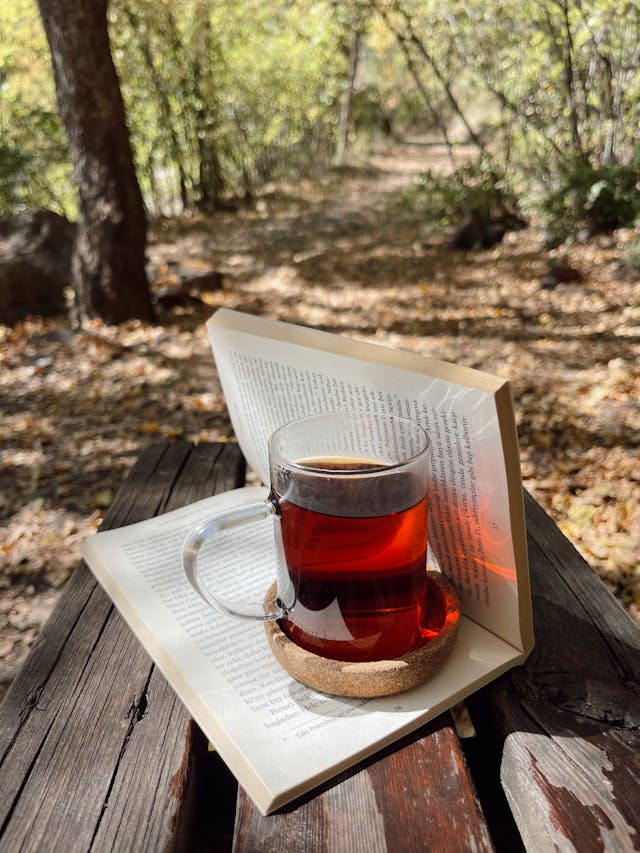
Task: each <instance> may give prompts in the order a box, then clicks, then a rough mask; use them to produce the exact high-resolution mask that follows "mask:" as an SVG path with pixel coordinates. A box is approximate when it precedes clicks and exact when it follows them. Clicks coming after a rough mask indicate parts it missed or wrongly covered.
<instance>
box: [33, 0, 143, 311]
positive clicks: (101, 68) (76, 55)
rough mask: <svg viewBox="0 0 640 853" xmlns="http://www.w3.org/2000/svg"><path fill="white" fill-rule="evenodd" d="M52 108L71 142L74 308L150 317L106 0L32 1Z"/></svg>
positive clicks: (139, 214) (137, 200)
mask: <svg viewBox="0 0 640 853" xmlns="http://www.w3.org/2000/svg"><path fill="white" fill-rule="evenodd" d="M38 6H39V9H40V15H41V18H42V22H43V24H44V28H45V32H46V35H47V39H48V42H49V47H50V50H51V60H52V65H53V73H54V79H55V85H56V95H57V100H58V107H59V110H60V114H61V117H62V120H63V122H64V126H65V129H66V132H67V137H68V139H69V147H70V150H71V157H72V160H73V166H74V175H75V180H76V183H77V186H78V191H79V195H80V216H79V222H78V232H77V239H76V244H75V248H74V255H73V262H72V277H73V284H74V288H75V292H76V304H77V312H78V315H79V317H80V318H81V319H83V318H87V317H96V316H97V317H101V318H102V319H103V320H105V321H106V322H108V323H121V322H123V321H124V320H127V319H129V318H131V317H137V318H140V319H143V320H150V319H152V317H153V308H152V303H151V297H150V292H149V284H148V281H147V276H146V272H145V245H146V222H145V213H144V205H143V201H142V195H141V193H140V187H139V185H138V180H137V177H136V173H135V168H134V165H133V156H132V151H131V143H130V139H129V131H128V128H127V123H126V117H125V110H124V104H123V101H122V94H121V92H120V85H119V81H118V76H117V73H116V70H115V66H114V64H113V59H112V57H111V50H110V46H109V35H108V29H107V2H106V0H38Z"/></svg>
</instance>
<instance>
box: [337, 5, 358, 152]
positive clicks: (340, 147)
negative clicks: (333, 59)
mask: <svg viewBox="0 0 640 853" xmlns="http://www.w3.org/2000/svg"><path fill="white" fill-rule="evenodd" d="M361 38H362V24H361V23H360V21H356V22H355V23H354V24H353V28H352V30H351V39H350V44H349V70H348V72H347V85H346V87H345V90H344V92H343V93H342V103H341V104H340V122H339V124H338V144H337V146H336V154H335V158H334V159H335V162H336V163H337V164H338V165H342V164H343V163H344V159H345V156H346V153H347V146H348V144H349V124H350V119H351V101H352V100H353V92H354V89H355V85H356V74H357V72H358V60H359V59H360V41H361Z"/></svg>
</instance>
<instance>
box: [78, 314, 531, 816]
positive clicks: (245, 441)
mask: <svg viewBox="0 0 640 853" xmlns="http://www.w3.org/2000/svg"><path fill="white" fill-rule="evenodd" d="M208 330H209V334H210V340H211V345H212V349H213V353H214V356H215V360H216V364H217V368H218V372H219V375H220V380H221V382H222V385H223V389H224V393H225V397H226V401H227V405H228V408H229V412H230V415H231V419H232V423H233V426H234V429H235V432H236V435H237V438H238V441H239V443H240V446H241V448H242V451H243V453H244V455H245V457H246V459H247V461H248V463H249V465H250V466H251V467H252V468H253V469H254V471H255V472H256V473H257V474H258V476H259V477H260V478H261V480H262V482H263V483H265V484H267V483H268V476H269V475H268V458H267V440H268V437H269V435H270V434H271V432H273V430H274V429H275V428H276V427H278V426H280V425H282V424H284V423H286V422H288V421H291V420H294V419H296V418H299V417H303V416H306V415H310V414H318V413H321V412H325V411H338V410H343V411H349V412H356V411H363V412H372V413H386V414H396V415H399V416H403V417H409V418H411V419H413V420H415V421H417V422H419V423H420V424H421V425H422V426H424V427H425V429H426V430H427V431H428V432H429V434H430V437H431V444H430V467H431V480H430V486H429V489H430V490H429V509H430V512H429V515H430V519H429V561H430V563H431V564H432V566H433V567H434V568H439V569H440V570H441V571H443V572H445V573H446V574H447V576H448V577H449V578H450V580H451V581H452V582H453V583H454V585H455V586H456V588H457V590H458V594H459V597H460V603H461V606H462V617H461V620H460V630H459V634H458V639H457V641H456V645H455V647H454V650H453V653H452V655H451V657H449V658H448V660H447V662H446V663H445V665H444V666H443V668H442V669H441V670H440V671H439V672H438V673H437V674H436V675H435V676H434V677H433V678H432V679H431V680H430V681H429V682H427V683H426V684H424V685H422V686H420V687H416V688H414V689H413V690H410V691H408V692H406V693H400V694H396V695H395V696H390V697H385V698H379V699H344V698H340V697H335V696H328V695H324V694H321V693H318V692H316V691H314V690H311V689H309V688H307V687H305V686H303V685H302V684H299V683H297V682H295V681H294V680H293V679H292V678H291V677H290V676H289V675H287V673H286V672H284V670H282V669H281V668H280V667H279V665H278V664H277V663H276V661H275V660H274V659H273V658H272V656H271V653H270V651H269V647H268V645H267V640H266V637H265V634H264V629H263V626H262V625H261V624H259V623H251V622H247V621H245V620H240V619H234V618H233V617H228V616H225V615H223V614H221V613H217V612H214V611H212V610H210V609H209V608H208V607H207V606H206V605H205V604H204V603H203V602H202V601H201V599H200V598H199V597H198V596H197V595H196V593H195V592H193V590H192V589H191V587H190V585H189V583H188V582H187V580H186V578H185V576H184V574H183V571H182V566H181V547H182V542H183V540H184V538H185V536H186V533H187V531H188V530H189V529H190V528H191V527H192V526H193V525H194V524H195V523H197V522H198V521H200V520H201V519H203V518H205V517H208V516H210V515H211V514H213V513H214V512H217V511H220V510H224V509H227V508H230V507H235V506H239V505H243V504H246V503H251V502H254V501H257V500H260V499H262V498H264V497H265V496H266V494H267V489H266V486H265V487H249V488H245V489H238V490H235V491H232V492H227V493H225V494H222V495H216V496H214V497H211V498H207V499H205V500H203V501H200V502H198V503H196V504H193V505H191V506H189V507H184V508H183V509H179V510H175V511H174V512H170V513H167V514H165V515H163V516H159V517H157V518H152V519H149V520H148V521H143V522H140V523H139V524H133V525H130V526H128V527H123V528H119V529H116V530H109V531H105V532H103V533H98V534H96V535H94V536H92V537H90V538H88V539H87V540H86V541H85V544H84V551H83V553H84V556H85V559H86V560H87V562H88V563H89V565H90V566H91V568H92V570H93V572H94V573H95V575H96V577H97V578H98V580H99V581H100V583H101V584H102V585H103V587H104V588H105V590H106V591H107V593H108V594H109V595H110V596H111V597H112V599H113V601H114V602H115V604H116V606H117V607H118V609H119V610H120V612H121V613H122V615H123V616H124V618H125V619H126V620H127V622H128V623H129V625H130V626H131V628H132V629H133V631H134V632H135V633H136V635H137V636H138V638H139V639H140V641H141V642H142V643H143V645H144V646H145V648H146V649H147V651H148V652H149V654H150V655H151V657H152V658H153V659H154V661H155V662H156V664H157V665H158V666H159V667H160V669H161V671H162V672H163V674H164V675H165V677H166V678H167V680H168V681H169V683H170V684H171V685H172V686H173V688H174V689H175V690H176V692H177V694H178V695H179V696H180V698H181V699H182V701H183V702H184V703H185V705H186V706H187V708H188V709H189V711H190V713H191V714H192V715H193V717H194V719H195V720H196V722H197V723H198V725H199V726H200V727H201V729H202V730H203V731H204V732H205V734H206V735H207V736H208V738H209V739H210V740H211V742H212V743H213V744H214V745H215V747H216V748H217V750H218V751H219V753H220V755H221V756H222V758H223V759H224V761H225V762H226V763H227V765H228V766H229V768H230V769H231V770H232V772H233V773H234V774H235V775H236V777H237V779H238V780H239V782H240V783H241V784H242V785H243V786H244V787H245V789H246V790H247V793H248V794H249V795H250V796H251V798H252V799H253V801H254V802H255V804H256V805H257V807H258V808H259V809H260V811H261V812H262V813H263V814H267V813H268V812H270V811H273V810H274V809H276V808H278V807H280V806H282V805H283V804H285V803H287V802H288V801H290V800H292V799H294V798H295V797H297V796H299V795H300V794H302V793H304V792H306V791H308V790H310V789H312V788H313V787H315V786H316V785H318V784H319V783H321V782H322V781H324V780H326V779H328V778H330V777H331V776H333V775H335V774H337V773H338V772H340V771H341V770H343V769H344V768H346V767H348V766H349V765H351V764H353V763H355V762H357V761H358V760H360V759H362V758H364V757H365V756H367V755H369V754H371V753H372V752H374V751H375V750H377V749H380V748H382V747H383V746H386V745H387V744H389V743H391V742H392V741H394V740H396V739H397V738H399V737H401V736H402V735H403V734H405V733H407V732H409V731H411V730H413V729H415V728H417V727H418V726H420V725H421V724H422V723H424V722H426V721H427V720H429V719H431V718H432V717H434V716H436V715H437V714H439V713H440V712H441V711H443V710H445V709H447V708H449V707H451V706H452V705H453V704H455V703H456V702H458V701H460V700H462V699H463V698H464V697H465V696H467V695H469V694H470V693H471V692H473V691H474V690H476V689H478V688H479V687H481V686H482V685H484V684H486V683H487V682H489V681H490V680H492V679H493V678H495V677H497V676H498V675H499V674H501V673H502V672H504V671H505V670H507V669H509V668H510V667H512V666H515V665H517V664H519V663H521V662H522V661H523V660H524V659H525V657H526V656H527V654H528V653H529V651H530V650H531V647H532V645H533V631H532V619H531V603H530V590H529V574H528V564H527V553H526V537H525V527H524V512H523V501H522V486H521V478H520V468H519V457H518V447H517V438H516V429H515V421H514V414H513V403H512V398H511V390H510V385H509V382H508V381H507V380H504V379H501V378H498V377H495V376H491V375H488V374H486V373H483V372H481V371H476V370H472V369H470V368H465V367H459V366H456V365H452V364H447V363H444V362H439V361H436V360H433V359H427V358H424V357H421V356H417V355H412V354H409V353H404V352H397V351H394V350H389V349H386V348H383V347H378V346H375V345H371V344H366V343H362V342H358V341H354V340H351V339H346V338H342V337H340V336H337V335H331V334H328V333H324V332H319V331H315V330H311V329H305V328H302V327H298V326H292V325H289V324H285V323H277V322H273V321H269V320H264V319H261V318H257V317H252V316H248V315H244V314H240V313H238V312H234V311H229V310H226V309H221V310H220V311H218V312H217V313H216V314H215V315H214V316H213V317H212V318H211V320H210V321H209V323H208ZM222 536H223V537H224V538H223V539H222V540H219V539H216V545H215V553H213V549H210V550H209V551H208V550H207V548H206V546H205V548H204V549H203V551H202V552H201V557H200V565H201V575H202V577H203V579H204V582H205V583H207V582H209V581H210V582H211V583H213V580H212V578H213V576H214V575H215V584H216V590H217V591H220V589H221V586H220V585H222V587H224V585H225V584H226V585H227V588H226V591H225V590H224V589H223V593H224V594H225V595H227V596H228V597H229V598H235V599H236V600H237V599H238V597H239V595H241V596H243V597H245V598H246V600H247V601H253V602H256V601H261V600H262V597H263V595H264V592H265V591H266V589H267V587H268V586H269V585H270V583H271V581H272V579H273V578H274V577H275V553H274V551H275V549H274V544H273V532H272V526H271V522H270V521H267V522H265V524H263V525H260V524H259V525H253V526H252V527H250V528H243V529H241V530H240V531H238V530H229V531H226V532H225V533H224V534H222ZM247 563H249V564H250V566H251V571H250V572H247V568H246V566H247ZM239 572H241V573H242V578H243V582H242V589H241V590H238V589H237V587H234V583H235V579H236V578H237V576H238V573H239Z"/></svg>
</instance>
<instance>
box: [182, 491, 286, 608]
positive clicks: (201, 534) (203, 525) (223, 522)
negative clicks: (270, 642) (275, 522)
mask: <svg viewBox="0 0 640 853" xmlns="http://www.w3.org/2000/svg"><path fill="white" fill-rule="evenodd" d="M274 516H277V509H276V507H275V505H274V504H273V503H272V501H271V500H270V499H269V498H267V500H264V501H260V503H254V504H248V505H247V506H242V507H238V508H237V509H230V510H227V511H226V512H221V513H219V514H218V515H214V516H213V517H212V518H207V519H205V520H204V521H201V522H200V523H199V524H197V525H196V526H195V527H194V528H193V529H192V530H191V531H190V532H189V533H188V535H187V538H186V539H185V541H184V544H183V546H182V566H183V568H184V571H185V574H186V576H187V579H188V581H189V583H190V584H191V586H192V587H193V588H194V590H195V591H196V592H197V593H198V595H199V596H200V598H202V600H203V601H205V602H206V603H207V604H208V605H209V606H210V607H213V608H214V609H215V610H219V611H221V612H222V613H226V614H228V615H230V616H239V617H240V618H242V619H252V620H257V621H259V622H273V621H274V620H276V619H286V617H287V612H288V611H287V609H286V608H285V607H283V606H282V604H281V603H280V601H279V599H276V600H275V601H274V602H273V605H272V606H273V610H271V611H270V612H265V609H264V606H263V605H262V604H237V603H235V602H230V601H227V600H226V599H224V598H221V597H220V596H217V595H213V594H212V593H211V592H209V591H208V590H206V589H205V588H204V587H203V585H202V584H201V583H200V578H199V576H198V553H199V551H200V548H201V547H202V545H203V544H204V542H205V541H206V540H207V539H210V538H211V537H215V536H216V535H217V534H218V533H222V532H223V531H225V530H231V529H233V528H237V527H245V526H247V525H249V524H254V523H255V522H258V521H264V520H266V519H267V518H272V517H274Z"/></svg>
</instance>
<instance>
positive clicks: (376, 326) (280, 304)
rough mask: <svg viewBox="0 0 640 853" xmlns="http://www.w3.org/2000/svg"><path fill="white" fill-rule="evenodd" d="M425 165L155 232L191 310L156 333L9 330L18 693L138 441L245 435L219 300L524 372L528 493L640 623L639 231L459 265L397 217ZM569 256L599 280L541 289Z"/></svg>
mask: <svg viewBox="0 0 640 853" xmlns="http://www.w3.org/2000/svg"><path fill="white" fill-rule="evenodd" d="M425 156H426V155H425V153H424V152H423V151H422V150H421V149H419V148H408V147H405V148H404V149H401V150H396V151H393V152H390V153H389V152H387V154H386V155H384V156H382V155H380V156H378V157H377V158H374V160H373V162H372V164H371V166H370V168H367V169H366V170H361V171H358V170H352V171H345V170H343V171H339V172H336V173H333V174H330V175H327V176H325V177H324V178H323V179H320V180H317V181H314V182H308V183H306V184H301V185H297V186H296V187H293V188H282V187H280V188H277V189H273V190H272V191H266V192H265V193H264V194H263V196H262V197H261V198H260V199H259V201H258V203H257V204H256V205H255V206H253V207H252V208H251V209H246V210H240V211H238V212H237V213H220V214H218V215H216V216H214V217H212V218H191V219H183V220H179V221H171V222H162V223H158V224H157V225H156V226H155V227H154V229H153V232H152V234H151V240H150V246H149V256H150V270H151V272H152V276H153V279H154V290H155V292H156V294H157V295H158V296H162V295H163V294H165V295H166V294H167V293H169V295H170V296H171V299H166V300H164V303H165V305H168V304H172V307H171V309H169V308H163V307H162V301H161V302H160V303H159V305H160V313H159V318H158V322H157V323H156V324H154V325H144V324H140V323H137V322H130V323H128V324H126V325H125V326H123V327H120V328H111V327H106V326H104V325H102V324H101V323H99V322H96V323H94V324H92V325H91V327H89V328H86V329H83V330H79V331H75V332H74V331H71V330H70V329H69V328H67V326H66V323H65V319H64V318H54V319H50V320H43V319H38V318H32V319H29V320H27V321H25V322H22V323H19V324H17V325H16V326H14V327H2V326H0V357H1V359H2V373H1V374H0V410H1V412H2V418H1V420H0V442H1V443H0V447H1V449H0V560H1V563H0V566H1V572H0V667H1V668H2V675H0V679H1V680H2V681H3V682H4V683H5V684H6V683H7V682H8V681H10V680H11V678H12V677H13V674H14V672H15V668H16V666H18V665H19V662H20V660H21V659H22V657H23V656H24V653H25V649H26V647H27V646H28V645H29V643H30V642H32V640H33V638H34V636H35V635H36V634H37V631H38V630H39V628H40V626H41V625H42V623H43V621H44V619H45V618H46V616H47V614H48V612H49V610H50V608H51V606H52V604H53V602H54V600H55V598H56V595H57V591H58V590H59V589H60V587H61V585H62V584H63V583H64V581H65V579H66V578H67V577H68V575H69V572H70V570H71V568H72V566H73V565H74V564H75V562H76V560H77V558H78V555H79V543H80V541H81V539H82V538H83V537H84V536H85V535H86V534H87V533H89V532H91V531H93V530H94V529H96V527H97V525H98V524H99V522H100V519H101V517H102V514H103V512H104V509H105V508H106V507H107V506H108V505H109V504H110V502H111V500H112V498H113V495H114V494H115V492H116V490H117V488H118V486H119V485H120V483H121V482H122V480H123V478H124V476H125V473H126V471H127V470H128V468H129V467H130V465H131V464H132V462H133V460H134V459H135V457H136V455H137V454H138V452H139V450H140V448H141V447H142V446H144V445H145V444H147V443H148V442H149V441H152V440H153V439H154V438H155V437H158V436H159V437H163V438H175V437H181V438H186V439H189V440H193V441H200V440H220V439H227V438H232V435H231V431H230V423H229V419H228V416H227V413H226V409H225V405H224V400H223V397H222V394H221V391H220V386H219V384H218V382H217V378H216V374H215V368H214V364H213V359H212V357H211V353H210V350H209V345H208V342H207V339H206V334H205V330H204V321H205V320H206V319H207V318H208V316H210V314H211V313H213V311H214V310H215V309H216V308H217V307H220V306H228V307H233V308H237V309H239V310H244V311H249V312H253V313H260V314H262V315H264V316H268V317H273V318H277V319H281V320H286V321H290V322H297V323H303V324H305V325H310V326H316V327H319V328H322V329H326V330H329V331H333V332H337V333H341V334H345V335H352V336H355V337H358V338H361V339H364V340H369V341H373V342H376V343H381V344H385V345H388V346H392V347H397V348H402V349H408V350H413V351H415V352H420V353H424V354H427V355H430V356H433V357H436V358H440V359H445V360H449V361H456V362H458V363H461V364H466V365H468V366H471V367H479V368H482V369H484V370H488V371H492V372H495V373H498V374H500V375H504V376H509V377H510V378H511V380H512V383H513V389H514V396H515V400H516V411H517V418H518V427H519V433H520V442H521V461H522V470H523V477H524V481H525V485H526V486H527V488H529V489H530V490H531V491H532V493H533V494H534V496H535V497H536V499H537V500H538V501H539V502H540V503H541V504H542V505H543V506H544V507H545V509H546V510H547V511H548V512H549V513H550V514H551V515H552V516H553V517H554V518H555V519H556V521H557V522H558V524H559V525H560V527H561V529H562V530H563V531H564V532H565V533H566V535H567V536H568V537H569V538H570V539H571V540H572V541H573V542H574V544H575V545H576V547H577V548H578V549H579V550H580V551H581V552H582V553H583V555H584V556H585V557H586V559H587V560H588V561H589V563H590V564H591V565H592V567H593V568H594V570H595V571H597V572H598V573H599V575H600V576H601V577H602V578H603V580H604V581H605V582H606V583H607V584H608V585H609V587H610V588H611V589H612V591H614V592H615V593H616V594H617V595H618V596H619V597H620V598H621V599H622V601H623V603H624V604H625V606H626V607H627V609H628V612H629V614H630V616H631V617H632V618H635V619H638V620H639V621H640V570H639V568H638V554H639V553H640V460H639V455H638V445H639V441H640V403H639V400H640V395H639V391H640V364H639V360H638V349H639V347H638V344H639V342H640V280H639V278H638V276H637V273H635V274H634V272H633V270H632V269H630V268H629V267H627V266H626V265H625V257H626V252H627V250H628V246H629V245H630V243H631V241H632V240H637V235H634V234H632V233H631V232H619V233H617V234H614V235H610V236H603V237H599V238H596V239H594V240H593V241H591V242H590V243H588V244H585V245H575V246H571V247H569V248H566V247H565V248H563V249H558V250H553V251H548V250H546V249H545V248H544V246H543V243H542V240H541V238H540V236H539V235H537V234H536V233H535V232H534V231H533V230H529V231H525V232H519V233H516V234H510V235H508V236H507V239H506V240H505V242H504V243H503V244H501V245H499V246H498V247H496V248H495V249H493V250H489V251H469V252H452V251H450V250H449V249H448V248H447V246H446V238H445V236H435V237H434V236H433V234H432V232H431V229H430V227H429V223H425V222H422V221H420V219H419V218H417V217H416V216H415V214H412V213H411V211H409V210H407V209H403V208H402V207H399V206H398V205H397V204H396V200H397V195H396V194H397V191H398V190H399V189H401V188H402V187H403V186H406V184H407V182H408V181H410V180H411V179H412V178H414V177H415V175H416V174H418V173H419V171H420V170H421V169H424V168H426V167H427V165H428V163H427V161H426V160H425ZM551 263H563V264H570V265H571V267H573V268H575V269H576V270H578V271H579V273H580V280H578V281H573V282H567V283H561V284H558V285H557V286H556V287H553V288H549V289H543V288H541V287H540V281H541V279H542V278H543V276H544V275H545V272H546V271H547V270H548V268H549V265H550V264H551ZM209 273H216V275H213V276H212V275H209ZM180 295H181V296H180ZM174 296H176V298H174Z"/></svg>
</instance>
